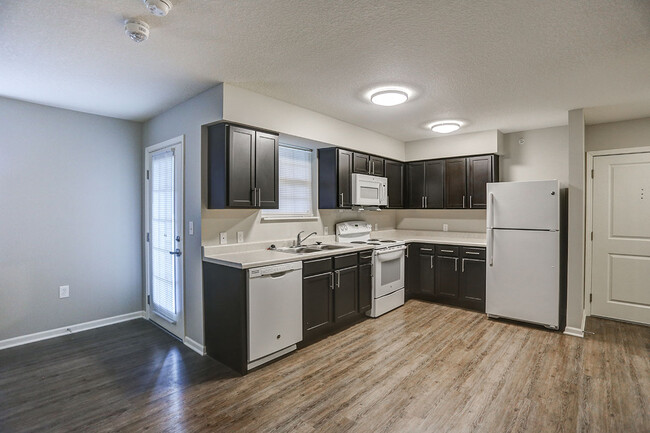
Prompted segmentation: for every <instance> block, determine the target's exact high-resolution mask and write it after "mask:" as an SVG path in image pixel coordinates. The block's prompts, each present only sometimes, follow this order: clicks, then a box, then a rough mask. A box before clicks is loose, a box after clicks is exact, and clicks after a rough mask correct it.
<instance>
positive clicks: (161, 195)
mask: <svg viewBox="0 0 650 433" xmlns="http://www.w3.org/2000/svg"><path fill="white" fill-rule="evenodd" d="M175 225H176V216H175V208H174V152H173V151H171V150H169V151H164V152H160V153H157V154H154V155H153V156H152V157H151V305H152V309H153V311H154V312H155V313H157V314H158V315H159V316H161V317H163V318H165V319H168V320H170V321H172V322H175V321H176V319H177V313H178V312H177V308H176V256H175V255H172V254H170V253H169V252H170V251H174V250H175V249H176V246H175V244H174V238H175Z"/></svg>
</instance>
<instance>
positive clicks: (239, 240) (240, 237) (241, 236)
mask: <svg viewBox="0 0 650 433" xmlns="http://www.w3.org/2000/svg"><path fill="white" fill-rule="evenodd" d="M242 242H244V232H237V243H239V244H241V243H242Z"/></svg>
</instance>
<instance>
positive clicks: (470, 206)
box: [469, 195, 472, 209]
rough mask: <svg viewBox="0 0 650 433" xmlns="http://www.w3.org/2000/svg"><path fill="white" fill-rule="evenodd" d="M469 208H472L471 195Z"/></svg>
mask: <svg viewBox="0 0 650 433" xmlns="http://www.w3.org/2000/svg"><path fill="white" fill-rule="evenodd" d="M469 208H470V209H471V208H472V196H471V195H470V196H469Z"/></svg>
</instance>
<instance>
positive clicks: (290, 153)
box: [262, 143, 314, 219]
mask: <svg viewBox="0 0 650 433" xmlns="http://www.w3.org/2000/svg"><path fill="white" fill-rule="evenodd" d="M312 155H313V152H312V150H311V149H305V148H299V147H294V146H289V145H286V144H282V143H280V155H279V160H280V161H279V178H280V179H279V190H280V191H279V195H280V199H279V206H278V209H263V210H262V218H263V219H301V218H314V201H313V198H314V186H313V184H312V179H313V171H314V165H313V161H312Z"/></svg>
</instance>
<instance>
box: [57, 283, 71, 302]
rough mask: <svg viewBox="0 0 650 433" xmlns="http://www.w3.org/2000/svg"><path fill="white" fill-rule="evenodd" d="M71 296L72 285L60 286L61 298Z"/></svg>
mask: <svg viewBox="0 0 650 433" xmlns="http://www.w3.org/2000/svg"><path fill="white" fill-rule="evenodd" d="M69 297H70V286H59V299H62V298H69Z"/></svg>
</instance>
